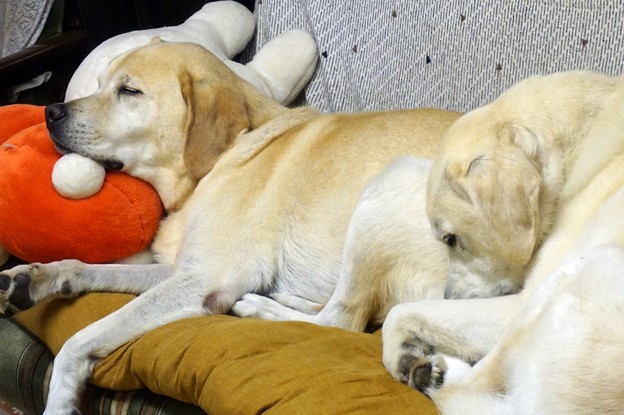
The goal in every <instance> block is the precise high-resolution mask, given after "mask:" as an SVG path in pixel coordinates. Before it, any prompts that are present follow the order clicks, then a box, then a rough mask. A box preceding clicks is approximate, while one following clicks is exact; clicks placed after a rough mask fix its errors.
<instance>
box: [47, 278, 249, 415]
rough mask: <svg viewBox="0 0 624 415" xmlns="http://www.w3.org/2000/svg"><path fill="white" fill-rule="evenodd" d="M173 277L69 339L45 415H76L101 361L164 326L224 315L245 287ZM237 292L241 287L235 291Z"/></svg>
mask: <svg viewBox="0 0 624 415" xmlns="http://www.w3.org/2000/svg"><path fill="white" fill-rule="evenodd" d="M181 275H182V276H174V277H172V278H169V279H167V280H166V281H163V282H162V283H161V284H158V285H156V286H155V287H153V288H152V289H150V290H148V291H146V292H145V293H143V294H142V295H141V296H139V297H137V298H136V299H134V300H133V301H131V302H129V303H128V304H126V305H125V306H123V307H122V308H120V309H119V310H117V311H115V312H114V313H112V314H110V315H108V316H107V317H104V318H102V319H101V320H99V321H97V322H95V323H93V324H91V325H90V326H87V327H86V328H84V329H83V330H81V331H79V332H78V333H77V334H76V335H74V336H73V337H71V338H70V339H69V340H68V341H67V342H66V343H65V344H64V345H63V347H62V349H61V351H60V352H59V354H58V355H57V356H56V359H55V363H54V368H53V372H52V378H51V381H50V392H49V395H48V404H47V407H46V410H45V412H44V414H45V415H70V414H72V415H75V414H78V413H79V412H78V411H77V409H76V408H77V407H78V401H79V395H80V392H81V391H82V389H83V387H84V383H85V382H86V381H87V380H88V379H89V377H90V376H91V374H92V370H93V368H94V366H95V364H96V363H97V362H98V360H99V359H101V358H102V357H104V356H106V355H108V354H109V353H110V352H112V351H113V350H115V349H116V348H118V347H120V346H121V345H123V344H125V343H127V342H129V341H131V340H133V339H136V338H137V337H139V336H141V335H143V334H145V333H147V332H148V331H151V330H154V329H156V328H158V327H160V326H162V325H164V324H167V323H170V322H174V321H177V320H180V319H183V318H187V317H193V316H199V315H206V314H218V313H225V312H227V310H229V308H230V307H231V305H232V304H233V303H234V301H235V300H236V298H237V297H238V296H240V295H241V293H240V292H236V291H237V290H238V289H240V290H244V289H245V287H242V286H236V287H234V286H232V285H229V284H228V283H227V281H225V280H222V281H215V280H214V279H207V278H201V277H197V276H195V277H193V276H190V275H189V274H188V273H182V274H181ZM237 287H238V288H237Z"/></svg>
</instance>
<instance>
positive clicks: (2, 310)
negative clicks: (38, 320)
mask: <svg viewBox="0 0 624 415" xmlns="http://www.w3.org/2000/svg"><path fill="white" fill-rule="evenodd" d="M32 266H35V265H32ZM32 266H30V265H18V266H17V267H15V268H12V269H10V270H7V271H2V273H0V317H5V318H8V317H11V316H13V315H14V314H15V313H17V312H20V311H23V310H27V309H29V308H30V307H32V306H33V305H34V304H35V300H34V299H33V298H32V297H31V293H30V285H31V283H32V275H31V271H32V268H31V267H32Z"/></svg>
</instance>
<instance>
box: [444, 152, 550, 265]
mask: <svg viewBox="0 0 624 415" xmlns="http://www.w3.org/2000/svg"><path fill="white" fill-rule="evenodd" d="M496 153H498V154H495V155H494V156H493V157H492V156H481V157H479V158H477V159H475V160H473V162H471V163H470V168H469V169H468V170H466V172H465V174H463V175H459V176H455V177H454V178H453V179H451V183H450V184H451V186H452V187H453V188H454V189H455V191H456V192H457V191H458V189H461V192H458V193H459V194H460V195H461V196H462V197H463V198H464V199H468V200H469V201H470V202H471V203H472V205H473V206H474V208H475V209H476V211H477V214H478V215H479V216H480V217H481V218H482V219H483V221H484V223H486V224H487V226H489V227H490V229H491V231H490V232H489V234H490V235H491V236H492V240H491V241H485V242H486V243H487V244H489V245H492V246H493V248H494V250H495V251H496V252H498V253H500V255H501V256H502V258H503V259H504V260H505V261H507V262H509V263H510V264H514V265H525V264H527V263H528V262H529V261H530V260H531V257H532V255H533V250H534V249H535V245H536V243H537V239H538V237H539V235H538V234H539V220H540V216H539V194H540V188H541V183H542V179H541V176H540V174H539V172H538V170H537V168H536V166H535V164H534V163H533V162H531V161H530V160H529V159H528V158H527V157H526V155H525V154H524V153H523V151H522V150H520V149H519V148H518V147H516V146H514V145H505V146H501V148H499V149H497V151H496Z"/></svg>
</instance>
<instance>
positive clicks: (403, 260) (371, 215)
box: [232, 157, 447, 331]
mask: <svg viewBox="0 0 624 415" xmlns="http://www.w3.org/2000/svg"><path fill="white" fill-rule="evenodd" d="M430 164H431V162H430V161H429V160H423V159H417V158H414V157H403V158H400V159H398V160H396V161H395V162H393V163H392V164H390V165H389V166H388V168H387V169H386V170H385V171H383V172H382V173H381V174H379V176H377V177H376V178H375V179H373V180H372V181H371V182H370V184H369V185H368V186H367V188H366V190H365V191H364V192H363V194H362V196H361V197H360V199H359V201H358V205H357V206H356V209H355V211H354V213H353V216H352V218H351V221H350V223H349V229H348V230H347V235H346V238H345V245H344V249H343V257H342V263H341V269H340V273H339V276H338V278H337V285H336V288H335V289H334V291H333V293H332V295H331V297H330V298H329V300H328V302H327V304H326V305H325V306H324V307H323V306H321V305H316V304H313V303H310V302H309V301H307V300H305V299H301V298H298V297H296V296H294V295H292V294H284V293H274V294H272V297H273V299H274V300H276V301H273V300H272V299H270V298H267V297H262V296H259V295H257V294H246V295H245V296H244V297H243V299H242V300H241V301H239V302H237V303H236V305H235V306H234V307H233V309H232V310H233V312H234V313H235V314H237V315H239V316H241V317H260V318H264V319H271V320H299V321H307V322H311V323H315V324H320V325H326V326H335V327H341V328H345V329H348V330H353V331H363V330H364V329H365V328H366V326H367V324H368V323H369V322H370V321H371V319H375V318H376V319H377V320H379V319H380V317H381V318H383V315H382V314H384V313H385V312H387V309H389V308H390V305H393V304H396V303H398V302H401V301H406V300H407V299H410V300H412V301H413V300H415V299H420V298H427V297H429V298H430V297H439V298H442V294H443V291H444V285H445V280H446V278H445V276H446V272H447V269H446V264H447V256H446V248H445V247H444V246H443V245H442V244H441V243H438V242H436V241H434V240H433V234H432V232H431V229H430V225H429V222H428V221H427V216H426V211H425V187H426V179H427V174H428V171H429V167H430ZM280 303H281V304H280ZM319 309H320V311H319ZM384 309H385V311H384Z"/></svg>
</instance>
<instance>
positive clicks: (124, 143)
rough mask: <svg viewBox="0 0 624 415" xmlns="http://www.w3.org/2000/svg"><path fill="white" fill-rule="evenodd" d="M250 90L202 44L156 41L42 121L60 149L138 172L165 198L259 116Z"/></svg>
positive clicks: (117, 63) (51, 108)
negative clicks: (94, 88)
mask: <svg viewBox="0 0 624 415" xmlns="http://www.w3.org/2000/svg"><path fill="white" fill-rule="evenodd" d="M252 90H253V87H251V86H250V85H248V84H246V83H245V82H244V81H242V80H241V79H240V78H238V77H237V76H236V75H235V74H234V73H233V72H232V71H230V69H229V68H227V66H225V64H224V63H223V62H221V61H220V60H219V59H218V58H217V57H215V56H214V55H213V54H212V53H210V52H208V51H207V50H206V49H204V48H202V47H201V46H198V45H195V44H190V43H166V42H161V41H158V40H155V41H153V42H152V43H151V44H150V45H147V46H145V47H141V48H138V49H135V50H134V51H131V52H128V53H126V54H124V55H121V56H120V57H118V58H116V59H115V60H114V61H113V62H112V63H111V64H110V66H109V67H108V68H107V69H106V70H105V71H104V72H103V73H102V75H101V76H100V78H99V88H98V90H97V91H96V93H95V94H93V95H91V96H88V97H85V98H80V99H77V100H74V101H70V102H67V103H64V104H54V105H50V106H48V107H47V108H46V122H47V126H48V129H49V131H50V133H51V136H52V139H53V140H54V142H55V144H56V146H57V148H58V149H59V150H60V151H61V152H64V153H67V152H76V153H79V154H81V155H84V156H87V157H90V158H92V159H94V160H96V161H101V162H102V163H104V164H105V166H107V167H108V168H109V169H112V170H124V171H127V172H128V173H130V174H132V175H134V176H137V177H140V178H143V179H145V180H147V181H148V182H150V183H151V184H153V185H154V186H155V187H156V189H157V190H158V191H159V193H160V194H161V198H163V196H164V197H165V198H166V196H167V193H169V192H170V191H173V189H167V187H169V188H175V187H179V186H180V179H181V178H185V177H186V178H192V179H198V178H200V177H202V176H204V175H205V174H206V173H207V172H209V171H210V170H211V169H212V167H213V166H214V164H215V163H216V161H217V160H218V158H219V157H220V155H221V154H222V153H223V152H224V151H226V150H227V149H228V148H229V147H230V146H231V145H232V143H233V141H234V139H235V138H236V136H237V135H238V134H239V133H240V132H241V131H244V130H245V129H251V126H252V123H253V122H258V120H259V118H261V116H259V115H258V113H259V112H262V111H263V110H265V109H264V108H262V106H261V105H258V102H257V101H258V98H256V101H254V100H252V99H250V98H249V95H250V94H253V93H254V92H253V91H252ZM258 96H259V94H256V95H254V97H258ZM266 101H269V100H268V99H267V100H266ZM271 102H272V101H271ZM271 105H276V103H272V104H270V105H269V104H267V106H268V107H269V108H270V107H271ZM165 177H169V178H170V179H171V180H169V181H168V183H167V184H163V183H162V182H163V181H164V178H165ZM187 181H188V180H187ZM163 193H164V194H163ZM163 201H164V202H165V200H163Z"/></svg>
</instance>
